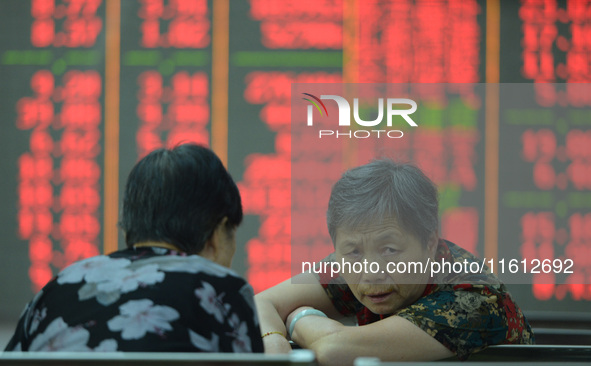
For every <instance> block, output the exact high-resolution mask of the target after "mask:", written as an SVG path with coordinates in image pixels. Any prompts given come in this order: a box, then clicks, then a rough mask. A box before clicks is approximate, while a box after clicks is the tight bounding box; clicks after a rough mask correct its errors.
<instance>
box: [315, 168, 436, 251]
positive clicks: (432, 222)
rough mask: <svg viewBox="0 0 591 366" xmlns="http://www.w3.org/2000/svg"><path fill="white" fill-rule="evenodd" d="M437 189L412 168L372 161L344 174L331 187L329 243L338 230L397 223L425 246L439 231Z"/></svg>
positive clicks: (328, 213)
mask: <svg viewBox="0 0 591 366" xmlns="http://www.w3.org/2000/svg"><path fill="white" fill-rule="evenodd" d="M438 206H439V203H438V198H437V188H436V187H435V184H434V183H433V182H432V181H431V180H430V179H429V178H428V177H427V176H426V175H425V174H424V173H423V172H422V171H421V170H420V169H419V168H417V167H416V166H414V165H412V164H408V163H397V162H394V161H392V160H390V159H380V160H374V161H372V162H370V163H369V164H366V165H362V166H360V167H356V168H353V169H350V170H348V171H346V172H345V173H344V174H343V176H342V177H341V179H339V180H338V181H337V182H336V183H335V185H334V186H333V187H332V192H331V194H330V200H329V202H328V211H327V213H326V221H327V224H328V232H329V234H330V237H331V239H332V242H333V244H336V231H337V229H338V228H343V227H348V228H358V227H362V226H364V225H367V224H369V223H373V222H376V221H378V222H379V221H380V220H385V219H387V218H394V219H396V220H398V224H399V225H401V227H402V229H404V230H405V231H408V232H410V233H412V234H414V236H415V237H416V238H417V239H419V240H420V241H421V243H423V245H426V244H427V242H428V241H429V238H430V237H431V235H432V234H433V233H434V232H437V230H438V228H439V211H438V209H439V208H438Z"/></svg>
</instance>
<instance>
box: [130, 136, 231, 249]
mask: <svg viewBox="0 0 591 366" xmlns="http://www.w3.org/2000/svg"><path fill="white" fill-rule="evenodd" d="M224 217H228V221H227V224H226V225H227V228H228V229H232V228H235V227H236V226H238V225H239V224H240V223H241V222H242V203H241V200H240V192H239V191H238V187H237V186H236V183H234V180H232V177H231V176H230V174H229V173H228V171H227V170H226V168H225V167H224V165H223V164H222V162H221V161H220V159H219V158H218V157H217V156H216V155H215V154H214V153H213V152H212V151H211V150H210V149H208V148H205V147H202V146H199V145H195V144H183V145H179V146H177V147H175V148H173V149H158V150H154V151H152V152H151V153H149V154H148V155H146V156H145V157H144V158H143V159H141V160H140V161H139V162H138V163H137V164H136V165H135V166H134V167H133V169H132V170H131V173H130V174H129V177H128V179H127V184H126V186H125V193H124V198H123V208H122V214H121V221H120V223H119V225H120V227H121V228H122V229H123V231H124V232H125V241H126V243H127V246H128V247H131V246H133V245H134V244H137V243H141V242H146V241H156V242H166V243H169V244H173V245H175V246H177V247H178V248H179V249H181V250H183V251H186V252H187V253H192V254H197V253H199V252H201V250H202V249H203V248H204V245H205V243H206V242H207V240H208V239H209V238H211V236H212V234H213V232H214V229H215V228H216V227H217V225H218V224H219V223H220V221H221V220H222V219H223V218H224Z"/></svg>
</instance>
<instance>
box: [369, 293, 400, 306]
mask: <svg viewBox="0 0 591 366" xmlns="http://www.w3.org/2000/svg"><path fill="white" fill-rule="evenodd" d="M393 293H394V291H388V292H380V293H375V294H365V297H367V298H368V299H369V300H370V301H371V302H373V303H374V304H379V303H381V302H384V301H386V300H387V299H388V298H389V297H390V295H392V294H393Z"/></svg>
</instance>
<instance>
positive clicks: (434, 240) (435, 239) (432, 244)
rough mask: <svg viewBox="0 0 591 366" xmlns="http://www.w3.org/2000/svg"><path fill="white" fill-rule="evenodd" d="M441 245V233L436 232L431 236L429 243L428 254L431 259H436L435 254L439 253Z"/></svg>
mask: <svg viewBox="0 0 591 366" xmlns="http://www.w3.org/2000/svg"><path fill="white" fill-rule="evenodd" d="M438 245H439V233H438V232H437V231H434V232H432V233H431V236H429V242H428V243H427V252H428V253H429V257H431V258H435V253H436V252H437V246H438Z"/></svg>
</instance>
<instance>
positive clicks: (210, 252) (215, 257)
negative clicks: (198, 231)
mask: <svg viewBox="0 0 591 366" xmlns="http://www.w3.org/2000/svg"><path fill="white" fill-rule="evenodd" d="M227 223H228V217H227V216H224V218H223V219H222V220H221V221H220V222H219V223H218V225H217V226H216V228H215V229H214V230H213V233H212V234H211V237H210V238H209V239H208V240H207V241H206V242H205V246H204V247H203V250H202V251H201V253H199V255H200V256H202V257H204V258H207V259H209V260H211V261H213V262H216V263H218V264H221V265H223V266H226V267H230V265H231V263H232V257H233V255H234V249H235V247H234V245H235V244H234V243H233V242H232V243H229V240H231V241H233V240H234V238H233V237H232V238H229V237H228V228H227V227H226V224H227ZM228 246H231V247H232V248H229V247H228ZM229 251H231V253H229Z"/></svg>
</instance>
